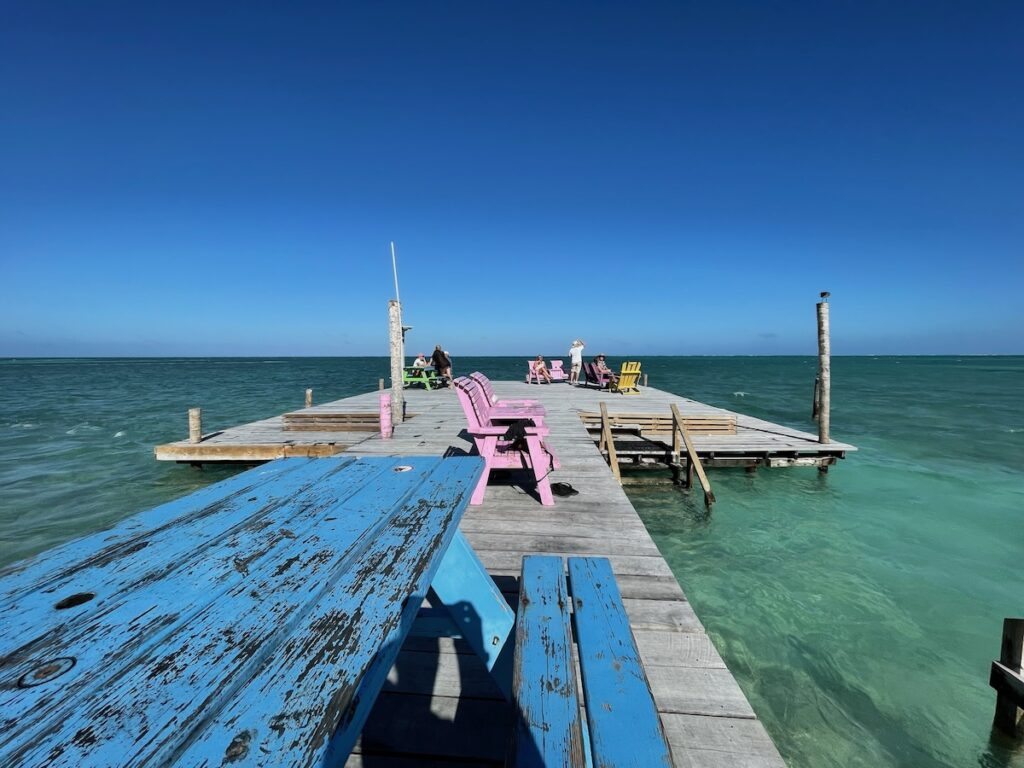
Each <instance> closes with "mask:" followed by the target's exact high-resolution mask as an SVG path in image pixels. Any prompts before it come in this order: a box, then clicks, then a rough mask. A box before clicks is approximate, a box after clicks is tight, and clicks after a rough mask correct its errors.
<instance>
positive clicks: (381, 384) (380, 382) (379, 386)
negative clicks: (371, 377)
mask: <svg viewBox="0 0 1024 768" xmlns="http://www.w3.org/2000/svg"><path fill="white" fill-rule="evenodd" d="M377 389H379V390H383V389H384V379H378V380H377Z"/></svg>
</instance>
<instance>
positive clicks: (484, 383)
mask: <svg viewBox="0 0 1024 768" xmlns="http://www.w3.org/2000/svg"><path fill="white" fill-rule="evenodd" d="M469 378H471V379H472V380H473V381H475V382H476V383H477V384H479V385H480V389H482V390H483V392H484V395H485V396H486V397H487V402H488V403H490V404H491V405H493V406H496V407H498V408H528V407H533V406H536V410H537V412H538V413H541V414H543V413H545V410H544V406H542V405H540V401H539V400H499V399H498V396H497V395H496V394H494V385H493V384H491V380H490V379H488V378H487V377H486V376H485V375H484V374H482V373H480V371H474V372H473V373H471V374H469Z"/></svg>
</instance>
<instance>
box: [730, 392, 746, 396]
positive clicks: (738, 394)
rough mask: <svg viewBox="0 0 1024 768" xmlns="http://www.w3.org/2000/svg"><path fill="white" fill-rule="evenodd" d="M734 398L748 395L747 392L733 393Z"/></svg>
mask: <svg viewBox="0 0 1024 768" xmlns="http://www.w3.org/2000/svg"><path fill="white" fill-rule="evenodd" d="M732 396H733V397H746V396H747V393H746V392H733V393H732Z"/></svg>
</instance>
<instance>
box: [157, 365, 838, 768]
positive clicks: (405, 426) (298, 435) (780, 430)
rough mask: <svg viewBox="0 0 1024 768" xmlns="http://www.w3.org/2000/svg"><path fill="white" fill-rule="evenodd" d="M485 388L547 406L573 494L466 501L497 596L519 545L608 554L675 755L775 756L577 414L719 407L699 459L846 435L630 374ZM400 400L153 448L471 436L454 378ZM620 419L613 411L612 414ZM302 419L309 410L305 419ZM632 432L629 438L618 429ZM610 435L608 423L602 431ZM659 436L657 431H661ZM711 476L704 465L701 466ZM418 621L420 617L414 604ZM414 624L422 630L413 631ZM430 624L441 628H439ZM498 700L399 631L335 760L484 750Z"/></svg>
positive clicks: (514, 573)
mask: <svg viewBox="0 0 1024 768" xmlns="http://www.w3.org/2000/svg"><path fill="white" fill-rule="evenodd" d="M495 390H496V394H497V395H498V397H500V398H509V399H515V398H526V397H529V398H535V399H537V400H539V401H540V402H541V403H542V404H543V405H544V406H545V408H546V409H547V416H546V423H547V424H548V425H549V426H550V428H551V434H550V437H549V438H548V443H549V445H550V446H551V448H552V449H553V450H554V451H555V452H556V453H557V455H558V457H559V458H560V459H561V462H562V464H561V468H560V469H558V470H555V471H554V472H552V474H551V478H550V479H551V480H552V481H556V482H557V481H561V482H567V483H570V484H571V485H572V486H573V487H574V488H575V489H576V490H577V491H579V495H576V496H572V497H567V498H558V499H556V505H555V506H554V507H544V506H541V504H540V503H539V502H538V500H537V499H536V498H535V496H534V495H533V494H532V492H531V491H529V490H528V484H526V487H524V486H520V485H517V484H516V483H517V482H518V480H519V479H521V478H516V477H515V475H513V474H512V473H509V481H508V483H507V484H493V485H491V486H490V487H489V488H488V490H487V495H486V499H485V501H484V503H483V505H481V506H478V507H469V508H468V510H467V512H466V514H465V516H464V517H463V519H462V523H461V530H462V531H463V533H464V534H465V536H466V538H467V539H468V540H469V542H470V544H471V545H472V547H473V548H474V549H475V550H476V552H477V554H478V555H479V557H480V559H481V561H482V562H483V564H484V566H485V567H486V568H487V570H488V572H489V573H490V574H491V575H492V576H493V577H494V579H495V582H496V583H497V585H498V587H499V588H500V589H501V590H502V592H503V593H504V594H505V596H506V597H507V599H508V600H509V602H510V603H511V604H513V605H514V604H515V601H516V599H517V596H518V576H519V572H520V568H521V565H522V560H523V556H524V555H530V554H555V555H562V556H572V555H597V556H603V557H608V558H609V559H610V560H611V563H612V566H613V568H614V572H615V575H616V577H617V580H618V584H619V587H620V589H621V592H622V597H623V602H624V604H625V607H626V611H627V613H628V615H629V619H630V624H631V628H632V631H633V633H634V635H635V637H636V640H637V644H638V647H639V650H640V654H641V657H642V661H643V664H644V666H645V670H646V674H647V677H648V679H649V681H650V685H651V688H652V691H653V695H654V700H655V704H656V707H657V710H658V712H659V715H660V717H661V720H662V724H663V727H664V729H665V732H666V734H667V736H668V739H669V742H670V744H671V748H672V751H673V757H674V761H675V764H676V765H680V766H683V765H686V766H709V767H710V766H714V767H717V766H733V765H744V766H758V767H761V766H763V767H765V768H767V767H768V766H782V765H784V763H783V761H782V759H781V757H780V756H779V754H778V752H777V750H776V748H775V746H774V744H773V743H772V741H771V739H770V738H769V736H768V735H767V733H766V732H765V730H764V728H763V726H762V725H761V723H760V721H759V720H758V719H757V717H756V715H755V713H754V711H753V709H752V708H751V706H750V704H749V703H748V701H747V699H746V697H745V696H744V695H743V692H742V691H741V690H740V688H739V686H738V684H737V683H736V681H735V679H734V678H733V677H732V674H731V673H730V672H729V670H728V669H727V668H726V665H725V663H724V662H723V661H722V659H721V657H720V656H719V654H718V652H717V651H716V649H715V647H714V645H713V643H712V642H711V640H710V639H709V638H708V636H707V635H706V634H705V631H704V627H703V626H702V624H701V622H700V620H699V619H698V618H697V616H696V614H695V613H694V611H693V609H692V607H691V606H690V603H689V602H688V601H687V599H686V596H685V594H684V593H683V590H682V588H681V587H680V585H679V583H678V582H677V581H676V578H675V576H674V575H673V573H672V571H671V570H670V568H669V566H668V564H667V563H666V561H665V559H664V558H663V557H662V555H661V553H660V552H659V551H658V548H657V546H656V545H655V543H654V541H653V540H652V539H651V537H650V534H649V533H648V532H647V530H646V528H645V527H644V524H643V522H642V521H641V519H640V517H639V515H638V514H637V512H636V510H635V509H634V508H633V506H632V504H631V503H630V501H629V499H628V498H627V497H626V495H625V493H624V491H623V489H622V487H621V485H620V483H619V482H618V481H617V480H616V478H615V476H614V475H613V473H612V472H611V471H609V466H608V458H607V456H606V455H605V454H603V453H602V452H601V451H600V450H599V448H598V446H597V445H596V444H595V436H594V435H593V434H592V433H591V432H590V431H588V428H587V424H586V423H585V422H584V419H583V418H581V414H586V413H595V412H600V406H601V403H604V404H605V406H606V411H608V412H610V413H614V414H624V413H636V414H652V413H661V414H664V415H666V416H670V415H671V407H672V406H673V405H675V406H676V408H677V409H678V411H679V413H680V414H681V415H682V416H683V417H684V418H686V417H689V416H692V417H694V418H698V417H711V416H717V417H727V416H732V417H734V419H735V434H705V435H701V434H695V435H694V436H693V442H694V444H695V448H696V451H697V452H698V454H699V455H700V456H701V459H702V460H703V462H704V464H705V465H706V466H716V465H726V466H737V465H746V466H776V465H794V464H796V465H800V464H814V465H818V466H822V465H826V466H827V465H828V464H831V463H834V462H835V461H837V460H838V459H840V458H842V457H843V456H844V455H845V453H846V452H847V451H852V450H856V449H855V448H854V447H853V446H851V445H847V444H843V443H837V442H831V443H827V444H822V443H819V442H818V438H817V436H815V435H811V434H808V433H805V432H801V431H799V430H795V429H791V428H788V427H783V426H780V425H777V424H772V423H770V422H766V421H762V420H759V419H754V418H751V417H748V416H744V415H742V414H738V413H737V414H731V413H730V412H728V411H723V410H722V409H718V408H713V407H711V406H708V405H705V404H703V403H699V402H696V401H694V400H689V399H686V398H681V397H678V396H675V395H672V394H670V393H667V392H663V391H660V390H657V389H652V388H644V389H643V390H642V393H641V394H640V395H639V396H632V397H623V396H617V395H614V394H609V393H607V392H601V391H597V390H593V389H586V388H581V387H570V386H568V385H566V384H554V385H538V386H530V385H526V384H523V383H520V382H495ZM405 395H406V408H407V411H408V412H415V413H416V414H417V415H416V416H415V417H413V418H410V419H408V420H407V421H405V422H404V423H402V424H400V425H397V426H396V428H395V433H394V437H393V438H392V439H389V440H383V439H381V438H380V435H379V434H375V433H367V432H365V431H362V432H359V431H344V430H341V431H334V430H330V431H322V432H318V431H310V430H301V431H297V430H286V429H285V428H284V427H285V423H284V421H285V420H284V419H283V418H282V417H277V418H275V419H267V420H265V421H260V422H256V423H254V424H249V425H244V426H240V427H236V428H233V429H227V430H224V431H222V432H219V433H217V434H214V435H208V436H205V437H204V438H203V440H202V441H201V442H199V443H189V442H188V441H182V442H179V443H171V444H169V445H163V446H159V447H157V448H156V455H157V458H159V459H163V460H175V461H185V462H190V463H196V462H200V463H201V462H208V461H258V460H263V459H267V458H273V457H276V456H296V455H306V456H320V455H331V454H337V453H351V454H355V455H360V456H374V455H377V456H414V455H424V456H442V455H448V456H452V455H465V454H467V453H469V452H470V450H471V448H472V442H471V440H470V439H469V438H468V436H467V435H466V434H465V432H464V429H465V426H466V422H465V418H464V417H463V414H462V411H461V409H460V406H459V404H458V402H457V399H456V397H455V394H454V392H451V391H448V390H440V391H432V392H426V391H420V390H407V391H406V393H405ZM378 407H379V394H378V393H377V392H372V393H367V394H364V395H359V396H356V397H350V398H345V399H343V400H339V401H336V402H333V403H329V404H326V405H321V406H316V407H314V408H311V409H304V410H305V411H306V412H308V413H316V412H319V413H322V414H329V413H335V414H346V413H349V414H359V413H363V414H371V413H376V412H377V409H378ZM625 421H627V422H628V419H627V420H625ZM316 422H317V419H316V418H315V417H314V418H312V419H311V423H316ZM621 441H622V449H623V450H621V451H619V459H620V460H624V461H629V462H634V463H635V462H637V461H638V460H640V461H642V460H643V455H644V453H645V452H646V453H647V454H650V455H651V456H655V457H656V456H657V455H658V454H659V452H660V453H664V448H663V447H661V448H659V447H657V446H656V442H657V441H656V440H653V441H652V440H650V439H648V438H645V437H643V436H642V435H637V436H636V438H633V437H630V436H629V435H626V436H624V437H622V438H621ZM636 441H640V442H642V443H645V444H646V447H643V448H641V447H640V446H639V445H634V447H635V448H636V450H635V451H633V452H632V453H630V451H629V443H630V442H634V443H635V442H636ZM613 442H614V443H616V444H618V443H619V442H620V437H618V436H616V437H614V438H613ZM668 442H669V443H671V440H669V441H668ZM712 476H713V473H712ZM423 621H426V619H423ZM419 634H421V635H422V634H424V633H423V632H421V633H419ZM440 634H443V633H440ZM513 722H514V712H513V706H512V705H511V704H510V703H508V702H507V701H506V699H505V698H504V696H503V695H502V692H501V691H500V690H498V688H497V687H496V686H495V685H494V683H493V681H492V680H491V678H490V676H489V674H488V672H487V670H486V669H485V668H484V666H483V665H482V664H481V663H480V661H479V659H478V658H477V656H475V655H474V654H472V653H471V652H470V650H469V649H468V648H467V647H465V646H464V644H463V643H462V641H460V640H458V639H452V638H450V637H444V636H441V637H437V638H436V639H427V638H424V637H411V638H410V639H409V640H407V641H406V644H405V645H404V646H403V648H402V649H401V651H400V653H399V655H398V659H397V662H396V664H395V666H394V667H393V669H392V670H391V673H390V676H389V680H388V683H387V684H386V685H385V687H384V689H383V692H382V694H381V695H380V697H379V698H378V701H377V704H376V706H375V708H374V710H373V712H372V713H371V715H370V718H369V721H368V722H367V724H366V727H365V729H364V731H363V735H362V738H361V739H360V741H359V743H358V744H357V746H356V748H355V752H354V753H353V754H352V756H351V757H350V758H349V762H348V764H349V765H351V766H363V765H365V766H374V765H381V766H389V767H391V768H396V767H400V766H413V765H420V764H430V765H454V764H456V763H457V764H459V765H463V766H465V765H467V764H468V765H498V764H502V763H503V761H504V758H505V754H506V749H507V745H508V740H509V735H510V733H511V729H512V727H513Z"/></svg>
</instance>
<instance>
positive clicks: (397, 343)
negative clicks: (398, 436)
mask: <svg viewBox="0 0 1024 768" xmlns="http://www.w3.org/2000/svg"><path fill="white" fill-rule="evenodd" d="M388 336H389V340H390V346H391V422H392V424H396V425H397V424H401V423H402V414H403V413H404V411H405V408H404V404H405V401H404V398H405V392H404V391H403V389H402V367H403V366H404V365H405V356H404V354H403V351H402V346H403V345H402V305H401V304H399V303H398V301H396V300H395V299H391V300H390V301H388Z"/></svg>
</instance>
